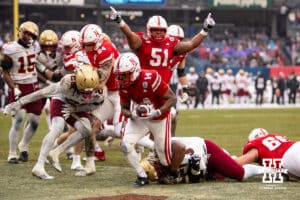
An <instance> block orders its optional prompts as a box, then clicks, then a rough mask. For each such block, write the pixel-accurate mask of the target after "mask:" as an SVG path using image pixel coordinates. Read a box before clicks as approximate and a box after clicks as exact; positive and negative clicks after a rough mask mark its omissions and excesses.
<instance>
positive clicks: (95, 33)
mask: <svg viewBox="0 0 300 200" xmlns="http://www.w3.org/2000/svg"><path fill="white" fill-rule="evenodd" d="M102 40H103V35H102V29H101V27H100V26H98V25H96V24H88V25H85V26H84V27H83V28H82V29H81V31H80V39H79V41H80V44H81V46H82V47H84V46H87V45H89V46H90V45H93V50H94V51H96V50H97V49H98V48H99V47H100V46H101V44H102Z"/></svg>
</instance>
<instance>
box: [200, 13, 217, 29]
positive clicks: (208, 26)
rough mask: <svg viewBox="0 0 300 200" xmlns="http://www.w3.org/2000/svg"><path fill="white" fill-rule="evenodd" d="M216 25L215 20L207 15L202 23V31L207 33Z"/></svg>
mask: <svg viewBox="0 0 300 200" xmlns="http://www.w3.org/2000/svg"><path fill="white" fill-rule="evenodd" d="M215 25H216V22H215V20H214V19H213V18H212V17H211V13H209V14H208V15H207V17H206V18H205V20H204V23H203V30H204V31H206V32H208V31H209V30H210V29H212V28H213V27H214V26H215Z"/></svg>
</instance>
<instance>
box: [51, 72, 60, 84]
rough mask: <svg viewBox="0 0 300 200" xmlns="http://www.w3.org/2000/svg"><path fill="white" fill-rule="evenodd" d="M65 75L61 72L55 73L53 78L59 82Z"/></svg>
mask: <svg viewBox="0 0 300 200" xmlns="http://www.w3.org/2000/svg"><path fill="white" fill-rule="evenodd" d="M62 77H63V76H62V75H61V74H60V73H54V74H53V76H52V78H51V80H52V81H54V82H58V81H60V79H61V78H62Z"/></svg>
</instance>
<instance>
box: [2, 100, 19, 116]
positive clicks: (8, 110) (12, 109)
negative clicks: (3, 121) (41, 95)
mask: <svg viewBox="0 0 300 200" xmlns="http://www.w3.org/2000/svg"><path fill="white" fill-rule="evenodd" d="M21 107H22V105H21V103H20V102H19V101H15V102H12V103H10V104H7V105H6V106H5V108H4V111H3V113H4V114H5V115H9V114H10V115H12V116H14V115H15V114H16V113H17V111H18V110H20V109H21Z"/></svg>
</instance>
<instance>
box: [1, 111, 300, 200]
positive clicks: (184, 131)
mask: <svg viewBox="0 0 300 200" xmlns="http://www.w3.org/2000/svg"><path fill="white" fill-rule="evenodd" d="M299 113H300V108H282V109H271V108H268V109H221V110H217V109H214V110H181V111H180V114H179V119H178V126H177V135H178V136H201V137H204V138H207V139H210V140H212V141H214V142H215V143H217V144H218V145H220V146H221V147H223V148H225V149H226V150H227V151H229V152H230V153H231V154H234V155H240V154H241V149H242V147H243V145H244V143H245V141H246V138H247V136H248V133H249V131H250V130H251V129H252V128H255V127H263V128H265V129H267V130H268V131H269V132H274V133H282V134H285V135H286V136H288V137H289V138H290V139H293V140H300V131H299V121H300V115H299ZM0 128H1V138H0V171H1V177H0V188H1V190H0V199H1V200H6V199H7V200H19V199H20V200H21V199H22V200H25V199H26V200H47V199H61V200H65V199H80V198H86V197H100V196H108V195H119V194H128V193H135V194H148V195H157V196H158V195H165V196H168V197H169V198H168V199H170V200H177V199H178V200H185V199H191V200H196V199H230V200H231V199H238V200H241V199H300V193H299V186H300V184H299V182H294V181H291V182H284V183H282V184H263V183H262V178H261V177H260V176H258V177H254V178H251V179H249V180H248V181H247V182H236V181H232V180H224V181H217V182H215V181H213V182H205V183H198V184H181V185H157V184H154V183H153V184H151V185H149V186H146V187H143V188H132V187H131V184H132V182H133V181H134V180H135V178H136V175H135V173H134V171H133V170H132V169H131V168H130V167H129V166H128V164H127V162H126V161H125V159H124V157H123V154H122V153H121V152H120V150H119V148H118V141H117V140H116V141H115V142H114V143H113V146H111V147H104V149H105V150H106V153H107V160H106V161H105V162H97V163H96V166H97V173H96V174H95V175H93V176H89V177H75V176H74V172H73V171H71V170H70V164H71V161H69V160H65V158H64V155H62V156H61V159H60V160H61V163H62V167H63V172H62V173H58V172H56V171H55V170H54V169H53V168H51V166H49V165H48V166H46V170H47V172H48V173H49V174H50V175H53V176H55V179H54V180H50V181H44V180H39V179H37V178H34V177H32V175H31V169H32V167H33V165H34V164H35V161H36V159H37V157H38V153H39V150H40V144H41V140H42V138H43V136H44V135H45V134H46V133H47V126H46V122H45V120H44V119H42V121H41V124H40V126H39V129H38V133H37V134H36V135H35V136H34V138H33V140H32V143H31V147H30V160H29V162H27V163H21V164H17V165H11V164H8V163H7V162H6V159H7V153H8V131H9V128H10V117H9V116H4V115H3V114H2V113H0ZM100 144H102V142H100ZM102 146H103V145H102ZM83 163H84V161H83Z"/></svg>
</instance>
